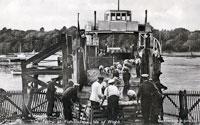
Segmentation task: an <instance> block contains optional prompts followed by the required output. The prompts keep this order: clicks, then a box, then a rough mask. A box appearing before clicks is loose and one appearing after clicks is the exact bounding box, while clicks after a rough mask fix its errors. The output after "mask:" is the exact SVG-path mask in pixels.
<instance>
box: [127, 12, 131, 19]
mask: <svg viewBox="0 0 200 125" xmlns="http://www.w3.org/2000/svg"><path fill="white" fill-rule="evenodd" d="M127 21H131V14H130V13H127Z"/></svg>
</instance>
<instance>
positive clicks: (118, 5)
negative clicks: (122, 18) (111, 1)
mask: <svg viewBox="0 0 200 125" xmlns="http://www.w3.org/2000/svg"><path fill="white" fill-rule="evenodd" d="M119 3H120V1H119V0H118V10H119Z"/></svg>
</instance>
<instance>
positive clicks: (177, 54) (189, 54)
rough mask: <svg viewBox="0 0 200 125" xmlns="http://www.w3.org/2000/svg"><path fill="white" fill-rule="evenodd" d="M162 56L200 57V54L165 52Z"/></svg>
mask: <svg viewBox="0 0 200 125" xmlns="http://www.w3.org/2000/svg"><path fill="white" fill-rule="evenodd" d="M162 55H163V56H168V57H200V52H192V53H191V52H170V53H168V52H163V53H162Z"/></svg>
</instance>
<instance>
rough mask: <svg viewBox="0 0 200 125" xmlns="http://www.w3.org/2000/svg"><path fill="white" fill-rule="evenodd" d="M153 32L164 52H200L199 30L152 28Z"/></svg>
mask: <svg viewBox="0 0 200 125" xmlns="http://www.w3.org/2000/svg"><path fill="white" fill-rule="evenodd" d="M153 34H154V37H156V38H157V39H158V40H159V41H160V42H161V44H162V49H163V51H164V52H191V51H194V52H200V31H194V32H191V31H189V30H187V29H184V28H177V29H174V30H161V31H159V30H153Z"/></svg>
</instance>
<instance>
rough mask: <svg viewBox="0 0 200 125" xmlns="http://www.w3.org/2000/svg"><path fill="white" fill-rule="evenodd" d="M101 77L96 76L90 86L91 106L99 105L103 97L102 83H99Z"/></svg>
mask: <svg viewBox="0 0 200 125" xmlns="http://www.w3.org/2000/svg"><path fill="white" fill-rule="evenodd" d="M103 79H104V78H103V77H98V80H97V81H95V82H94V83H93V84H92V87H91V88H92V91H91V94H90V101H91V106H99V105H100V102H101V99H103V98H104V96H103V94H102V85H101V83H102V82H103Z"/></svg>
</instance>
